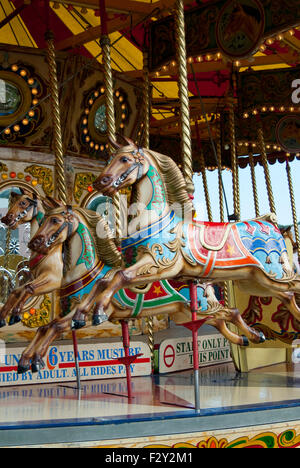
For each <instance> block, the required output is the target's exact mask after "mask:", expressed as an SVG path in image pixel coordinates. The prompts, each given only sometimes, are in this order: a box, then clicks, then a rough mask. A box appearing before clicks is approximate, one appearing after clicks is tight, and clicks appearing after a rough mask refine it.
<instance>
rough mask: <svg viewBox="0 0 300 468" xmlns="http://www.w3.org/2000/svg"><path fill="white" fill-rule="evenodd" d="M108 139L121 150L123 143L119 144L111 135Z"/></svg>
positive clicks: (114, 146)
mask: <svg viewBox="0 0 300 468" xmlns="http://www.w3.org/2000/svg"><path fill="white" fill-rule="evenodd" d="M108 140H109V142H110V144H111V145H112V147H113V148H115V149H116V150H119V149H120V148H122V146H121V145H119V143H118V142H117V141H115V140H113V139H112V138H111V137H110V136H109V137H108Z"/></svg>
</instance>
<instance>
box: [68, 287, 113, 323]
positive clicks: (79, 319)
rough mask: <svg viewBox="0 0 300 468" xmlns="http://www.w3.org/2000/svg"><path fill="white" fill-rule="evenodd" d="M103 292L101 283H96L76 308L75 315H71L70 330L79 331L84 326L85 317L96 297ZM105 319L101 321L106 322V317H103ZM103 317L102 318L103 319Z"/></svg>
mask: <svg viewBox="0 0 300 468" xmlns="http://www.w3.org/2000/svg"><path fill="white" fill-rule="evenodd" d="M102 290H103V281H102V280H100V281H97V282H96V283H95V285H94V286H93V288H92V290H91V292H90V293H89V294H88V295H87V297H86V298H85V299H84V300H83V301H82V302H81V303H80V305H79V306H77V307H76V309H75V313H74V315H73V319H72V322H71V328H72V330H79V329H80V328H82V327H84V326H85V325H86V321H85V317H86V316H87V315H88V313H89V312H90V310H91V309H92V308H93V306H94V305H95V301H96V297H97V296H98V295H99V294H100V292H101V291H102ZM105 317H106V319H105V320H103V321H106V320H108V317H107V316H106V315H105ZM105 317H104V318H105Z"/></svg>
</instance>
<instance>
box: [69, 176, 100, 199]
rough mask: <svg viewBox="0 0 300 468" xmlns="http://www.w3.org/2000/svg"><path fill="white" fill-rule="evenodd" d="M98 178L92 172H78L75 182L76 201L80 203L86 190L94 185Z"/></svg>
mask: <svg viewBox="0 0 300 468" xmlns="http://www.w3.org/2000/svg"><path fill="white" fill-rule="evenodd" d="M96 178H97V176H96V175H95V174H93V173H92V172H78V173H77V174H76V177H75V182H74V200H75V201H76V203H79V201H80V198H81V196H82V194H83V191H84V190H88V188H89V187H90V186H91V185H92V184H93V182H94V181H95V180H96Z"/></svg>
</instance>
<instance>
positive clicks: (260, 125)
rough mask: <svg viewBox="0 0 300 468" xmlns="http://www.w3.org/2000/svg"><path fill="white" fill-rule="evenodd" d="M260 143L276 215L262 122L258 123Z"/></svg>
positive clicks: (268, 191) (269, 197)
mask: <svg viewBox="0 0 300 468" xmlns="http://www.w3.org/2000/svg"><path fill="white" fill-rule="evenodd" d="M258 142H259V147H260V155H261V161H262V165H263V168H264V175H265V181H266V187H267V193H268V199H269V206H270V211H271V213H274V214H276V209H275V202H274V196H273V190H272V183H271V177H270V172H269V166H268V158H267V152H266V146H265V141H264V133H263V128H262V123H261V121H259V122H258Z"/></svg>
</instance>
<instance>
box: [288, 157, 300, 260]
mask: <svg viewBox="0 0 300 468" xmlns="http://www.w3.org/2000/svg"><path fill="white" fill-rule="evenodd" d="M286 174H287V179H288V185H289V193H290V200H291V208H292V216H293V224H294V231H295V239H296V245H297V253H298V258H299V261H300V234H299V226H298V219H297V210H296V202H295V195H294V187H293V180H292V174H291V167H290V164H289V161H288V159H286Z"/></svg>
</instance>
